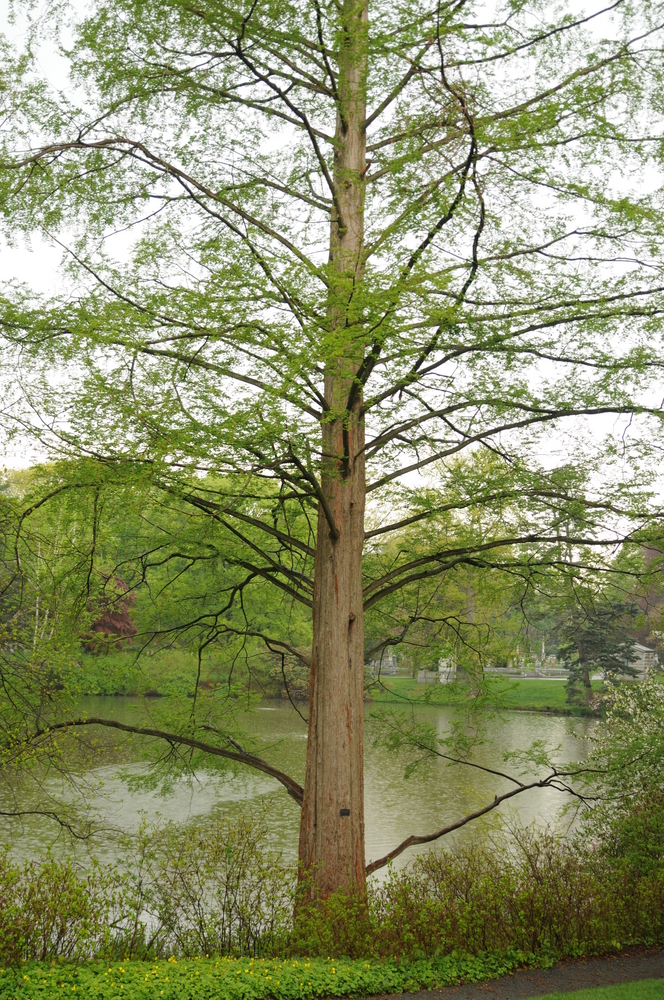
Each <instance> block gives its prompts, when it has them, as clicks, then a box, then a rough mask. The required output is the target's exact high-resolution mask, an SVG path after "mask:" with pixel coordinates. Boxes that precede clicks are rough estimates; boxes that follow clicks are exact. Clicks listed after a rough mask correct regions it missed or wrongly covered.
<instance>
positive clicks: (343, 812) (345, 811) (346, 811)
mask: <svg viewBox="0 0 664 1000" xmlns="http://www.w3.org/2000/svg"><path fill="white" fill-rule="evenodd" d="M339 815H340V816H350V809H340V810H339Z"/></svg>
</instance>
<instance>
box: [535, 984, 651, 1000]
mask: <svg viewBox="0 0 664 1000" xmlns="http://www.w3.org/2000/svg"><path fill="white" fill-rule="evenodd" d="M541 1000H664V979H643V980H642V981H641V982H640V983H622V984H621V985H620V986H599V987H597V988H596V989H593V990H577V991H576V992H575V993H547V994H546V996H543V997H541Z"/></svg>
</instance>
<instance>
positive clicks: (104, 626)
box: [83, 576, 138, 653]
mask: <svg viewBox="0 0 664 1000" xmlns="http://www.w3.org/2000/svg"><path fill="white" fill-rule="evenodd" d="M98 601H99V608H98V610H99V611H100V612H101V613H100V614H99V617H98V618H95V619H94V621H92V622H91V623H90V626H89V629H88V631H87V633H86V634H85V635H84V636H83V646H84V648H85V649H86V650H87V651H88V652H89V653H98V652H102V651H108V650H109V649H114V650H117V651H118V652H120V651H121V650H122V648H123V644H124V643H126V641H127V640H128V639H131V638H133V636H135V635H136V634H137V632H138V628H137V627H136V625H135V624H134V622H133V620H132V617H131V612H132V608H133V607H134V605H135V604H136V594H135V593H132V592H131V591H130V589H129V586H128V584H126V583H125V582H124V580H121V579H120V577H119V576H113V577H112V578H110V579H109V580H108V581H106V586H105V588H104V590H103V591H102V593H101V595H100V597H99V599H98ZM123 641H124V642H123Z"/></svg>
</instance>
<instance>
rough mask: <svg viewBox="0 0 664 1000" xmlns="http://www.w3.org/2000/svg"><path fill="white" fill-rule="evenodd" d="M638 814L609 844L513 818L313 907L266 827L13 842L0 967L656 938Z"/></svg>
mask: <svg viewBox="0 0 664 1000" xmlns="http://www.w3.org/2000/svg"><path fill="white" fill-rule="evenodd" d="M621 816H622V819H623V820H624V815H623V814H621ZM644 816H645V813H644V810H643V808H642V807H641V806H637V807H635V809H634V810H633V817H632V827H630V831H631V832H630V833H629V836H628V835H627V834H624V832H621V831H622V830H623V828H622V827H621V828H620V830H619V831H618V832H617V833H616V835H615V837H614V839H613V840H612V841H610V842H609V841H607V842H606V843H604V844H603V845H602V846H601V848H599V849H597V848H596V847H595V848H591V847H586V846H585V843H584V842H583V841H581V840H579V841H578V842H567V841H564V840H562V839H559V838H556V837H554V836H553V835H551V834H549V833H535V832H534V831H532V830H516V831H514V832H513V835H512V838H511V841H510V843H509V844H508V845H506V848H504V849H502V850H500V851H498V850H491V849H488V848H480V847H478V846H474V847H469V848H465V849H463V850H458V851H454V852H432V853H430V854H428V855H426V856H424V857H421V858H418V859H417V860H416V861H415V862H413V864H411V865H410V867H409V868H407V869H405V870H402V871H396V870H392V871H390V872H389V873H388V876H387V878H386V880H385V881H384V882H382V883H377V882H376V881H373V882H372V884H370V886H369V888H368V891H367V895H366V897H365V898H360V897H359V896H357V895H353V894H352V893H351V894H344V893H336V894H335V895H333V896H332V897H330V898H329V899H327V900H324V901H321V902H317V903H314V904H309V905H304V903H302V901H301V899H299V897H298V886H297V870H296V868H295V867H294V866H287V865H284V864H283V863H282V862H281V860H280V858H279V857H277V856H275V855H273V854H271V853H270V852H269V851H266V850H265V847H264V834H265V830H264V828H263V827H262V826H261V824H252V823H249V822H246V821H244V820H240V821H239V822H237V823H230V822H228V821H212V820H208V821H205V822H197V823H194V824H189V825H188V826H187V827H184V828H181V827H177V826H175V825H170V824H169V825H166V826H163V827H161V828H145V829H143V830H142V831H141V833H140V835H139V836H138V838H136V839H135V840H133V841H127V842H126V844H125V845H124V853H123V865H122V866H119V865H118V866H111V865H100V864H92V865H90V866H88V867H83V866H82V865H77V864H75V863H74V862H73V861H69V860H67V861H56V860H55V859H52V858H47V859H46V860H44V861H42V862H26V863H23V864H17V863H14V862H12V861H11V859H10V857H9V855H8V854H7V853H6V852H5V853H4V854H2V855H0V964H2V965H15V964H16V963H18V962H21V961H24V962H25V961H29V960H38V961H40V962H48V961H53V960H61V959H74V960H81V959H84V958H87V959H93V958H105V959H113V960H116V959H122V960H128V959H146V960H158V959H160V958H164V957H168V956H173V955H174V956H176V957H177V958H180V957H182V958H185V957H192V956H197V955H198V956H202V955H215V956H251V957H256V958H258V957H263V958H266V959H269V958H273V957H274V956H277V955H281V956H282V958H283V957H284V956H290V957H292V958H296V957H298V956H302V955H307V956H309V957H320V958H325V959H327V958H328V957H330V956H334V957H335V958H338V957H339V956H344V957H345V958H349V959H360V958H362V959H364V960H371V961H376V960H395V961H397V962H399V963H408V964H409V965H412V964H413V963H417V962H431V961H433V962H439V961H442V959H444V958H446V957H449V956H457V957H458V956H463V955H471V956H476V957H477V956H487V955H493V956H496V955H503V956H506V955H510V954H511V955H530V956H531V958H532V956H538V957H539V960H540V961H549V960H552V958H553V957H555V956H558V955H564V954H568V955H578V954H583V953H602V952H604V953H606V952H610V951H612V950H615V949H616V948H618V947H620V946H622V945H625V944H628V943H630V942H637V941H638V942H655V941H660V940H664V862H663V861H662V859H661V856H660V855H659V854H658V853H657V849H656V848H657V844H658V840H657V837H655V836H654V835H653V837H652V838H651V839H650V840H649V841H648V842H647V843H648V845H649V846H648V848H647V849H648V852H649V853H648V855H647V864H644V863H642V862H643V859H642V857H641V855H640V854H638V852H637V854H636V855H635V854H634V851H635V850H636V848H633V845H634V844H635V843H636V838H637V836H638V830H639V829H641V827H640V826H639V824H640V823H643V822H646V820H644V818H643V817H644ZM647 822H648V823H651V820H650V819H647ZM649 828H650V827H649ZM657 829H659V828H657ZM635 831H636V832H635ZM621 838H622V839H621Z"/></svg>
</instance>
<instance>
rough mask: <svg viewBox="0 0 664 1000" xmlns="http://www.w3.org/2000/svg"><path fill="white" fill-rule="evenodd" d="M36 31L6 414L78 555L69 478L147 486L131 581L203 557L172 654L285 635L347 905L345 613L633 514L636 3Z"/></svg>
mask: <svg viewBox="0 0 664 1000" xmlns="http://www.w3.org/2000/svg"><path fill="white" fill-rule="evenodd" d="M66 9H67V8H66V7H65V6H64V5H57V7H56V9H55V17H54V19H52V20H51V21H49V20H48V19H47V20H46V22H45V23H46V25H47V27H46V28H44V26H43V24H44V22H43V21H42V20H40V19H38V18H36V19H35V20H34V22H33V24H32V30H31V31H30V32H29V33H28V38H29V42H28V45H27V48H26V51H25V52H24V53H18V54H17V53H15V52H13V51H12V50H11V49H10V48H9V47H5V49H4V51H3V68H2V74H3V81H4V83H3V102H4V121H3V126H2V129H3V130H2V146H1V148H0V204H1V205H2V210H3V213H4V215H3V217H4V220H5V233H6V236H7V238H8V239H10V240H11V239H15V240H18V239H20V238H21V237H22V234H41V235H42V236H43V238H44V239H46V240H49V241H51V242H54V243H55V244H56V245H58V246H60V247H62V251H63V261H64V263H63V284H62V292H61V293H60V294H59V295H54V296H51V297H50V298H49V297H41V298H40V297H39V296H38V295H37V294H36V293H35V292H34V291H33V290H32V289H31V288H29V287H25V286H22V285H19V284H16V283H9V284H7V285H5V287H4V290H3V297H2V299H1V300H0V327H1V330H2V334H3V351H4V352H5V357H6V363H7V364H8V365H11V370H12V373H13V375H14V378H13V381H12V386H11V387H10V388H8V389H7V399H6V404H5V413H6V415H7V418H8V419H9V420H11V421H13V424H14V426H15V427H17V428H19V429H20V430H21V431H22V432H23V433H26V434H32V435H34V436H35V437H36V438H37V439H38V441H39V442H40V444H41V446H42V447H43V448H45V449H48V450H49V451H50V452H51V453H52V454H54V455H57V456H59V457H61V458H62V457H65V458H69V459H76V461H75V462H70V463H66V464H64V465H62V466H60V467H59V469H60V471H59V472H55V473H54V475H55V476H56V477H57V476H58V475H61V477H62V478H61V481H60V482H57V483H54V484H53V490H54V491H55V492H58V494H59V491H67V492H72V491H76V490H78V489H79V488H81V489H82V490H83V492H81V493H80V494H78V495H79V496H81V497H83V496H85V497H86V502H87V503H88V504H90V503H92V517H91V519H90V522H89V523H90V525H91V532H92V534H91V536H90V545H89V546H88V551H89V552H91V553H92V556H91V557H90V559H91V561H90V565H91V567H94V566H95V560H96V559H97V558H98V553H97V539H96V535H95V523H96V521H95V518H96V517H97V510H98V504H99V501H100V499H101V486H100V485H99V484H100V483H101V482H102V481H103V482H104V484H105V487H104V488H106V487H107V486H110V485H111V484H113V488H114V489H115V491H116V493H115V495H116V498H119V497H122V496H124V497H127V496H129V495H130V494H131V495H133V496H135V497H136V496H138V495H141V496H145V495H146V491H148V492H149V495H150V501H149V504H148V506H150V510H151V511H153V512H154V515H155V516H154V519H152V518H151V517H150V518H146V520H145V523H146V530H145V531H144V532H142V533H141V537H140V538H137V539H136V540H135V541H136V548H135V564H136V565H138V566H140V567H142V575H141V576H140V577H139V579H140V581H141V582H142V583H147V577H148V575H149V574H150V573H152V572H153V571H155V572H156V571H157V570H158V567H161V570H160V571H161V572H167V573H171V572H172V571H173V570H174V569H175V567H177V570H176V571H175V572H173V576H174V577H175V578H176V579H180V578H184V577H187V578H188V579H189V580H190V581H195V580H196V578H197V574H198V573H199V572H200V568H201V566H204V565H205V564H206V562H208V561H212V562H213V561H215V560H217V561H221V562H222V563H223V564H224V565H225V566H227V565H230V566H231V567H232V574H231V575H230V576H225V577H224V581H225V582H224V588H223V593H222V591H221V589H220V591H219V593H218V594H217V595H215V599H214V601H213V602H212V603H213V604H214V605H215V606H214V607H213V608H212V609H210V607H209V606H208V607H206V608H205V610H202V609H199V608H196V611H195V613H194V614H192V615H190V616H189V617H188V618H185V619H183V621H182V622H181V623H180V626H178V627H185V626H189V627H191V628H193V629H194V630H195V631H196V632H197V633H198V636H199V642H200V643H201V644H203V645H205V644H207V643H212V642H216V641H218V640H219V639H222V638H225V637H227V636H228V635H229V634H232V633H233V632H234V631H237V630H239V632H240V633H241V634H242V635H249V634H251V635H253V636H254V637H256V638H262V639H263V641H265V642H266V643H267V645H268V647H269V648H271V649H274V650H277V651H279V650H281V651H284V650H285V651H288V652H289V653H293V651H295V653H294V654H293V655H296V656H297V655H302V653H301V651H300V650H299V647H300V646H302V645H306V639H304V640H303V635H302V633H303V631H306V626H303V624H302V623H303V618H302V616H303V615H304V616H308V615H311V625H310V626H309V627H310V629H311V633H310V634H311V640H310V648H311V661H310V662H311V677H310V709H309V743H308V747H309V749H308V754H309V756H308V765H307V780H306V782H305V789H304V793H303V796H304V797H303V803H304V805H303V820H302V832H301V850H300V854H301V859H302V861H303V865H304V867H305V868H307V869H309V868H311V867H312V866H313V867H314V868H315V869H316V871H317V873H318V874H317V875H316V882H317V888H318V889H319V890H320V891H321V892H322V893H323V894H325V893H327V892H329V891H332V890H333V889H335V888H336V887H338V886H339V885H344V884H345V885H347V884H351V883H352V884H359V885H361V884H362V883H363V879H364V871H365V865H364V848H363V831H364V820H363V806H362V801H363V777H362V764H361V761H362V690H363V679H364V670H363V663H364V656H365V652H366V649H365V641H364V628H365V625H364V614H365V612H366V613H367V614H371V615H374V614H375V615H376V616H379V615H380V614H381V613H382V614H383V615H384V620H383V622H382V624H381V626H380V627H379V628H377V629H376V636H377V643H378V648H379V647H380V646H381V645H382V646H385V645H386V644H389V643H391V642H394V641H395V640H398V639H399V636H400V635H402V636H405V634H406V632H408V631H409V630H410V629H411V628H413V626H414V625H416V624H417V623H418V622H425V621H426V620H427V617H430V616H428V609H429V608H431V606H432V605H431V596H430V595H431V593H432V590H431V587H432V585H434V588H433V589H434V591H435V582H436V581H438V580H442V578H444V576H445V574H449V573H450V572H452V571H453V570H454V569H455V567H458V566H460V565H466V566H472V567H484V568H487V569H489V570H494V569H496V570H498V571H500V572H505V573H508V574H519V575H521V577H522V578H524V579H526V578H528V579H532V578H533V577H534V576H535V575H536V574H537V573H539V572H542V571H544V570H547V571H548V570H551V569H554V568H555V567H560V566H563V565H564V566H568V567H569V566H572V567H576V569H577V571H578V572H586V571H591V570H594V569H596V568H599V567H601V565H602V564H603V563H606V562H607V560H606V559H605V557H604V553H611V551H612V549H613V548H614V547H615V545H616V544H617V543H618V542H619V541H620V540H621V539H623V538H625V537H631V536H632V535H633V533H634V532H635V531H637V530H638V529H641V528H643V526H644V525H645V524H647V523H649V522H650V521H651V520H652V518H653V517H656V516H658V511H657V504H656V500H655V499H654V498H653V496H652V495H651V493H650V492H649V490H650V488H651V480H652V477H653V475H654V472H653V470H652V468H650V469H649V468H648V465H647V463H646V462H645V461H640V460H641V459H643V458H644V455H645V454H647V452H648V449H649V447H650V446H656V442H657V439H658V435H659V433H660V419H661V408H660V407H659V402H658V399H657V397H656V394H655V393H653V391H652V390H653V386H654V385H656V380H657V377H658V372H659V370H660V366H661V319H660V317H661V314H662V306H663V294H662V293H663V290H664V286H663V285H662V282H661V267H662V260H661V254H662V239H661V235H662V216H661V186H660V184H661V177H660V172H659V171H660V160H661V155H662V144H661V139H660V138H659V133H660V131H661V107H662V71H661V65H662V62H661V55H662V51H661V49H662V14H663V9H662V5H661V4H660V3H657V2H650V0H648V2H645V3H639V4H638V5H632V4H630V3H627V2H626V0H618V2H616V3H613V4H612V5H610V6H609V7H607V8H604V7H599V6H597V7H596V8H588V10H587V11H585V12H575V11H573V10H571V9H568V8H567V7H566V6H565V5H564V4H560V5H554V6H552V5H551V4H549V3H541V2H538V0H531V2H518V3H517V2H507V3H504V4H502V3H496V4H495V5H486V6H482V5H479V4H471V3H470V2H466V0H457V2H455V3H443V2H438V3H437V4H434V5H432V6H431V7H428V8H425V9H424V10H423V9H422V7H421V5H420V4H413V3H408V2H407V3H398V4H397V3H392V2H377V3H375V4H370V3H368V2H366V0H343V2H341V3H337V2H334V0H330V2H321V0H292V2H291V0H247V2H246V3H242V4H239V5H237V4H235V5H228V4H220V3H217V2H204V3H202V4H200V3H190V2H188V0H187V2H185V0H167V2H163V0H159V2H158V3H157V2H154V0H97V2H95V3H93V4H92V5H91V6H90V7H89V9H88V10H87V11H86V12H85V14H82V15H81V16H79V15H78V14H77V13H76V12H75V11H73V12H72V13H71V17H70V20H69V21H68V22H67V20H66V18H65V15H64V12H65V11H66ZM28 10H29V7H28ZM64 24H68V28H67V31H68V32H70V34H69V35H68V36H67V39H65V41H64V42H63V43H62V51H63V53H64V55H65V57H66V59H67V60H68V63H69V67H70V86H69V87H68V88H66V89H64V90H62V91H60V92H58V91H56V90H55V89H54V88H52V87H50V86H49V85H48V84H47V82H46V81H45V80H44V79H43V78H41V76H40V73H39V68H38V67H39V63H38V61H37V56H38V53H39V46H40V41H41V39H42V38H43V33H44V31H46V32H48V31H49V30H51V29H52V30H53V31H54V32H55V37H56V39H57V32H58V26H60V27H62V25H64ZM63 37H64V36H63ZM609 418H611V420H613V419H615V418H621V419H622V424H618V425H614V424H613V423H612V422H611V420H610V421H609V424H608V425H607V423H606V421H607V419H609ZM593 421H599V428H598V429H597V430H593V426H594V425H593ZM602 421H604V422H603V423H602ZM630 422H633V428H634V429H632V430H630V429H628V425H629V424H630ZM607 428H608V431H609V433H608V434H607V433H606V431H607ZM547 449H548V450H549V451H551V450H553V451H555V450H558V451H562V452H564V453H565V455H564V456H563V457H561V460H560V461H553V462H552V461H546V460H544V458H543V457H542V455H543V453H545V452H546V451H547ZM482 452H487V453H488V454H489V455H490V456H491V460H490V461H489V462H484V463H483V462H482V461H477V462H475V464H473V463H472V462H467V463H465V464H463V463H462V464H459V463H458V462H457V461H456V457H457V456H459V455H461V454H463V453H466V454H473V455H476V454H478V453H482ZM569 456H573V464H572V465H570V463H568V462H567V461H566V459H567V458H568V457H569ZM81 459H84V461H81ZM95 466H96V467H97V468H98V471H97V472H94V473H92V472H91V471H90V470H91V468H93V467H95ZM72 470H73V471H72ZM468 470H470V473H469V475H466V473H467V472H468ZM95 477H97V479H96V478H95ZM424 487H426V488H424ZM116 502H119V500H116ZM136 502H139V501H136ZM140 503H143V501H140ZM365 505H366V509H367V521H368V523H367V525H366V527H368V529H369V530H366V529H365ZM146 509H147V508H146ZM160 509H161V510H164V509H171V510H176V511H177V512H178V517H179V518H180V519H181V523H182V530H181V531H180V532H178V533H177V534H169V532H168V530H166V531H163V530H161V528H160V525H159V510H160ZM450 512H455V513H454V516H455V518H456V529H462V530H455V533H454V536H453V537H452V536H451V534H450V532H449V530H448V527H449V518H450V516H451V515H450ZM487 512H490V513H489V514H488V515H487ZM487 516H488V517H489V518H490V519H492V520H493V522H494V528H495V530H494V531H492V532H491V534H490V536H489V535H487V533H486V532H485V531H484V530H483V527H482V521H483V518H484V519H486V517H487ZM446 519H447V520H446ZM155 533H156V534H158V535H159V539H158V541H155ZM391 535H394V536H395V537H397V536H398V539H399V540H405V544H403V545H402V544H400V541H399V542H398V543H397V544H395V545H392V544H391V541H390V536H391ZM363 551H364V553H365V558H364V560H363ZM210 564H212V563H210ZM165 567H168V569H165ZM104 571H105V572H109V571H110V570H109V569H105V570H104ZM91 579H92V575H91V576H90V580H91ZM190 586H191V587H192V588H193V589H194V592H195V586H196V585H195V582H193V583H191V584H190ZM268 589H270V590H271V591H273V593H274V595H275V596H272V597H269V598H265V597H264V596H263V595H264V594H265V593H266V592H267V590H268ZM250 594H252V595H255V596H253V597H250V596H249V595H250ZM205 597H207V595H205ZM277 599H279V600H280V601H282V602H284V601H286V602H288V606H289V607H290V608H291V609H292V618H291V619H287V620H288V622H289V624H288V627H287V628H286V629H285V630H284V629H283V628H282V629H281V630H280V634H278V635H274V634H273V633H272V632H270V631H268V628H267V625H268V622H266V621H265V617H266V616H265V615H264V614H263V619H262V620H261V615H262V611H261V605H262V610H263V611H264V610H265V608H269V607H270V606H271V604H270V602H273V601H275V600H277ZM252 601H253V605H252ZM263 602H267V603H263ZM202 603H203V604H205V603H206V601H205V600H203V602H202ZM248 607H253V608H254V609H256V610H255V613H253V612H252V614H253V617H252V615H249V614H247V613H246V610H247V608H248ZM381 609H386V610H384V611H381ZM436 613H437V614H438V617H439V618H440V619H441V620H442V619H443V618H444V617H445V615H446V614H447V612H446V610H445V609H444V608H443V610H442V611H441V612H436ZM267 617H268V618H269V615H268V616H267ZM448 617H449V616H448ZM284 618H287V616H284V615H283V614H282V615H281V616H280V622H281V623H283V620H284ZM238 621H239V622H240V624H239V625H238ZM291 621H292V622H293V625H292V631H293V633H295V634H291V633H290V631H289V630H290V629H291V625H290V622H291ZM371 628H372V626H371V624H370V623H369V621H368V632H367V634H368V635H369V633H370V631H371ZM307 659H308V657H307ZM51 721H52V723H53V724H55V720H51ZM188 725H189V726H190V729H191V727H193V729H194V730H195V729H196V726H197V725H198V723H197V721H196V718H195V716H192V717H191V719H190V720H189V722H188ZM187 738H188V739H194V738H197V737H194V736H192V735H191V734H190V735H189V736H187Z"/></svg>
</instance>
